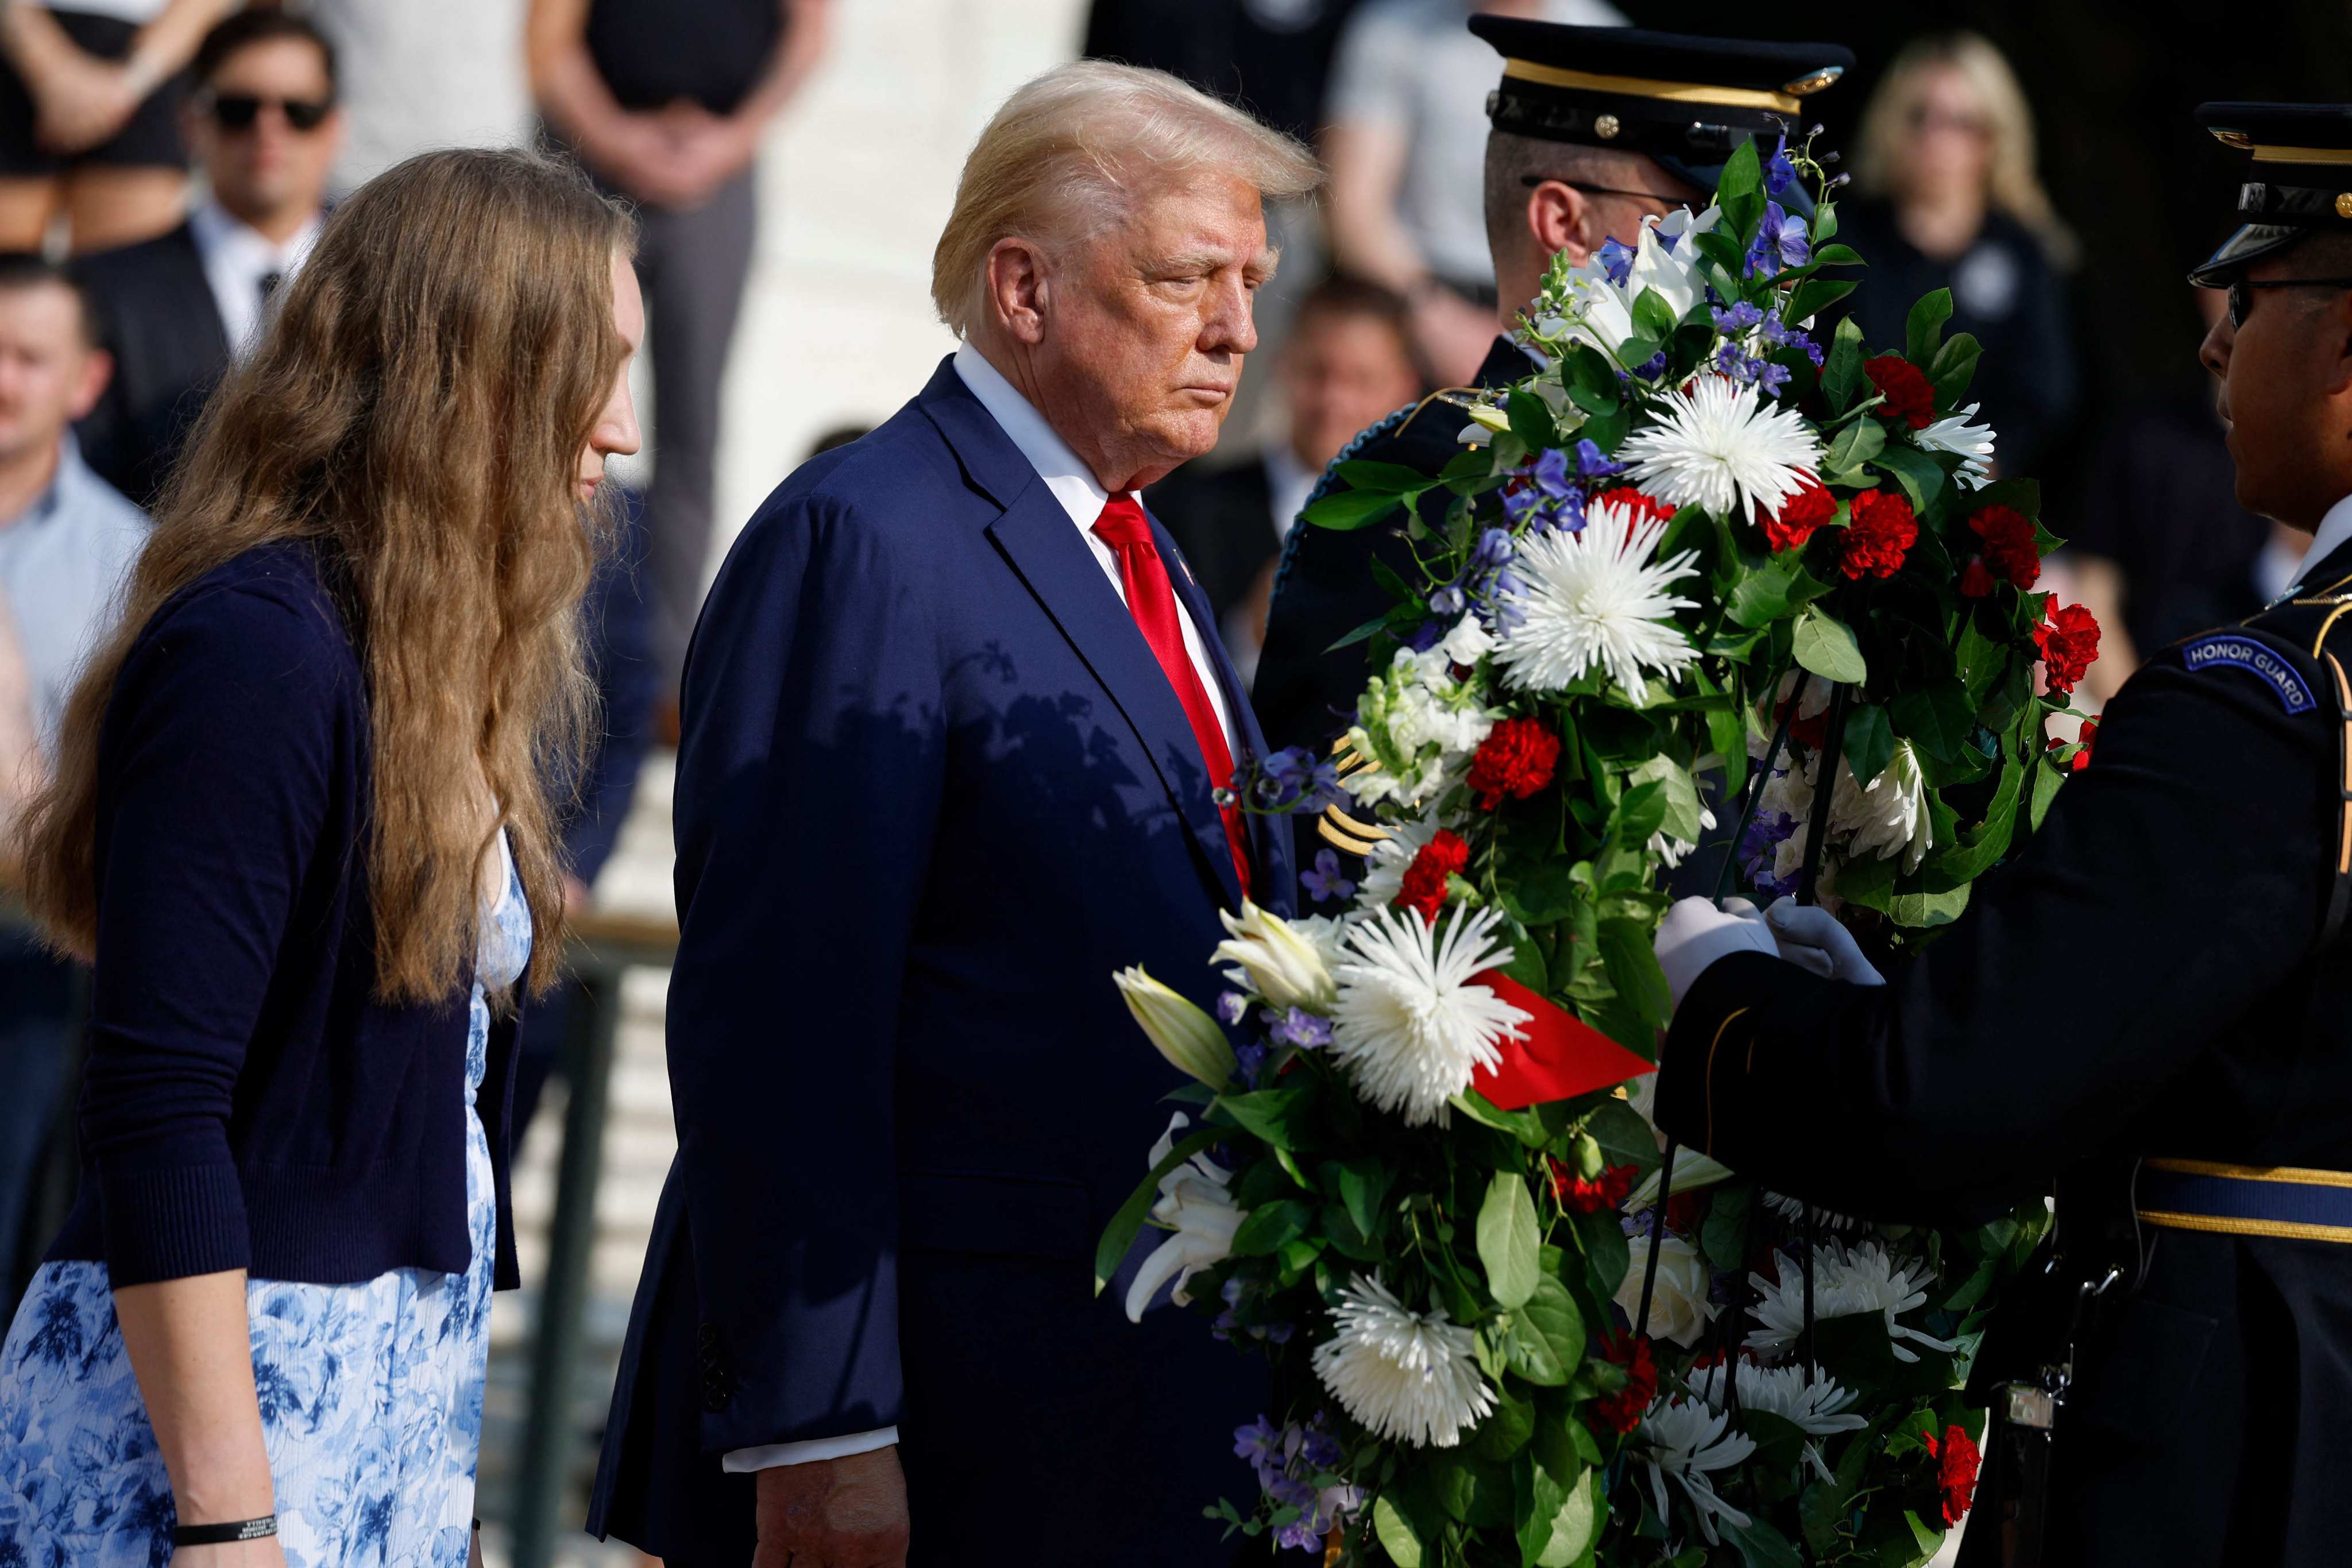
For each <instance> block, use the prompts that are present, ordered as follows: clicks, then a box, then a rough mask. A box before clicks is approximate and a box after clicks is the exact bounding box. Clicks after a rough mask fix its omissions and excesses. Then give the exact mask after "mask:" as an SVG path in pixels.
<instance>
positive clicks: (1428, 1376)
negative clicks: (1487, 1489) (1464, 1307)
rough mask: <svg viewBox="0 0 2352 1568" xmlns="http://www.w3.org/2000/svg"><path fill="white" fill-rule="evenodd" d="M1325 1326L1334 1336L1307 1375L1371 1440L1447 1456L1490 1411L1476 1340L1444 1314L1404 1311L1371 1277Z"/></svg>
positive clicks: (1345, 1292)
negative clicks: (1332, 1328)
mask: <svg viewBox="0 0 2352 1568" xmlns="http://www.w3.org/2000/svg"><path fill="white" fill-rule="evenodd" d="M1331 1320H1332V1322H1333V1324H1334V1326H1335V1327H1336V1328H1337V1330H1338V1332H1336V1333H1334V1334H1333V1335H1332V1336H1331V1337H1330V1338H1329V1339H1328V1340H1326V1341H1324V1342H1322V1343H1321V1344H1319V1345H1317V1346H1316V1347H1315V1375H1316V1376H1317V1377H1318V1378H1321V1379H1322V1380H1323V1386H1324V1387H1326V1388H1328V1389H1329V1390H1330V1391H1331V1393H1332V1395H1333V1396H1334V1397H1335V1398H1337V1399H1338V1400H1339V1404H1340V1405H1341V1406H1342V1407H1343V1408H1344V1409H1345V1410H1346V1411H1347V1412H1348V1414H1349V1415H1352V1416H1354V1417H1355V1418H1356V1419H1357V1420H1358V1421H1359V1422H1360V1423H1362V1424H1363V1426H1365V1427H1366V1428H1368V1429H1369V1430H1370V1432H1371V1433H1372V1435H1373V1436H1379V1437H1385V1438H1389V1439H1391V1440H1392V1441H1395V1442H1402V1443H1410V1444H1412V1446H1413V1447H1417V1448H1451V1447H1454V1445H1455V1444H1457V1443H1459V1442H1461V1441H1462V1434H1463V1433H1464V1432H1465V1431H1466V1430H1467V1429H1468V1428H1469V1427H1470V1426H1471V1424H1472V1423H1474V1422H1475V1421H1477V1420H1478V1419H1479V1418H1480V1417H1482V1416H1484V1415H1486V1414H1487V1413H1488V1412H1489V1411H1491V1410H1493V1409H1494V1408H1495V1393H1494V1390H1492V1389H1490V1388H1488V1387H1487V1386H1486V1380H1485V1379H1483V1378H1481V1377H1480V1376H1479V1375H1478V1358H1477V1352H1476V1349H1475V1346H1476V1344H1477V1336H1476V1335H1475V1334H1474V1333H1472V1332H1471V1331H1469V1330H1468V1329H1465V1328H1464V1327H1462V1326H1461V1325H1460V1324H1458V1323H1455V1322H1453V1321H1450V1320H1448V1319H1447V1317H1446V1315H1445V1309H1444V1308H1443V1307H1432V1308H1431V1309H1430V1310H1428V1311H1426V1312H1412V1311H1408V1310H1405V1305H1404V1303H1403V1302H1402V1301H1400V1300H1397V1299H1396V1298H1395V1297H1394V1296H1392V1295H1391V1294H1390V1293H1389V1289H1388V1287H1387V1286H1386V1285H1384V1284H1382V1283H1381V1279H1380V1277H1379V1276H1378V1275H1374V1276H1373V1277H1372V1278H1370V1279H1366V1278H1365V1277H1364V1276H1362V1275H1360V1274H1359V1275H1357V1276H1356V1282H1355V1283H1354V1284H1353V1285H1352V1286H1349V1287H1347V1288H1345V1289H1341V1290H1340V1292H1339V1309H1338V1310H1335V1311H1334V1312H1333V1313H1332V1314H1331Z"/></svg>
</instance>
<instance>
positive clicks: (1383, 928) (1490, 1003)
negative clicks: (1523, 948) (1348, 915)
mask: <svg viewBox="0 0 2352 1568" xmlns="http://www.w3.org/2000/svg"><path fill="white" fill-rule="evenodd" d="M1501 918H1502V915H1501V913H1500V911H1498V910H1491V909H1488V910H1479V911H1478V912H1477V913H1475V914H1473V915H1468V916H1465V917H1463V918H1460V919H1457V920H1455V921H1453V922H1452V923H1451V924H1450V925H1449V926H1447V928H1446V931H1445V934H1444V937H1443V938H1442V939H1441V938H1439V937H1438V936H1437V935H1436V934H1435V931H1434V929H1433V927H1431V926H1429V925H1426V924H1424V923H1423V921H1422V919H1421V917H1420V916H1419V915H1416V914H1414V913H1412V912H1411V911H1410V910H1402V911H1400V910H1381V912H1379V913H1377V914H1373V915H1370V916H1368V917H1367V918H1365V919H1364V920H1362V921H1359V922H1358V923H1357V924H1356V926H1355V927H1354V929H1353V930H1351V931H1349V932H1348V960H1349V961H1348V962H1345V963H1341V964H1340V965H1339V968H1338V969H1337V970H1336V971H1335V972H1334V974H1333V978H1334V979H1336V980H1337V981H1338V982H1339V1001H1338V1002H1337V1003H1336V1004H1334V1005H1333V1006H1332V1009H1331V1054H1332V1055H1333V1056H1335V1057H1337V1058H1339V1060H1340V1061H1341V1062H1342V1063H1344V1064H1345V1065H1346V1067H1347V1069H1348V1072H1349V1077H1351V1078H1352V1079H1354V1080H1355V1085H1356V1091H1357V1092H1358V1093H1359V1094H1360V1095H1362V1096H1363V1097H1364V1098H1365V1099H1366V1100H1370V1101H1371V1102H1372V1103H1373V1104H1374V1105H1376V1106H1378V1107H1380V1108H1381V1110H1393V1111H1396V1112H1399V1113H1400V1114H1402V1116H1403V1118H1404V1120H1405V1124H1406V1125H1407V1126H1410V1127H1419V1126H1423V1125H1424V1124H1426V1123H1428V1122H1431V1121H1436V1120H1437V1118H1438V1116H1439V1114H1440V1113H1441V1112H1442V1111H1444V1109H1445V1102H1446V1101H1447V1100H1451V1099H1453V1098H1454V1096H1455V1095H1457V1094H1460V1093H1461V1092H1462V1091H1463V1090H1464V1089H1468V1088H1469V1087H1470V1079H1471V1077H1472V1076H1473V1075H1474V1074H1475V1072H1476V1071H1477V1070H1478V1068H1482V1067H1484V1068H1493V1067H1495V1066H1496V1064H1498V1063H1500V1062H1501V1061H1502V1059H1503V1053H1502V1051H1501V1049H1500V1047H1498V1045H1497V1043H1496V1042H1498V1041H1500V1040H1502V1039H1504V1038H1507V1037H1508V1038H1513V1039H1516V1038H1517V1037H1519V1035H1520V1032H1521V1031H1520V1029H1519V1026H1520V1025H1521V1024H1524V1023H1526V1022H1527V1021H1528V1015H1527V1014H1526V1013H1524V1012H1522V1011H1521V1010H1520V1009H1518V1008H1517V1007H1514V1006H1512V1005H1510V1004H1509V1003H1508V1002H1506V1001H1504V1000H1503V999H1502V998H1500V997H1499V996H1496V994H1495V993H1494V991H1493V990H1492V989H1491V988H1489V987H1487V986H1485V985H1474V984H1471V983H1470V977H1471V976H1472V975H1474V974H1477V973H1483V972H1485V971H1486V970H1489V969H1498V968H1500V967H1502V966H1503V965H1504V964H1507V963H1510V961H1511V950H1510V949H1509V948H1507V947H1505V946H1503V945H1501V944H1500V943H1498V942H1496V941H1495V940H1494V931H1495V925H1496V921H1499V920H1501Z"/></svg>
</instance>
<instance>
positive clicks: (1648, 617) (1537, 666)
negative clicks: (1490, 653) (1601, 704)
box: [1495, 501, 1698, 702]
mask: <svg viewBox="0 0 2352 1568" xmlns="http://www.w3.org/2000/svg"><path fill="white" fill-rule="evenodd" d="M1665 531H1666V525H1665V523H1664V522H1663V521H1660V520H1658V519H1655V518H1652V519H1649V520H1646V521H1636V520H1635V514H1634V512H1633V509H1632V508H1631V507H1628V506H1625V505H1623V504H1622V503H1621V502H1616V501H1601V502H1597V503H1595V504H1594V505H1593V506H1592V507H1591V508H1590V509H1589V510H1587V511H1586V513H1585V523H1584V527H1583V528H1582V529H1581V530H1580V531H1578V532H1575V533H1569V532H1566V531H1559V530H1553V531H1547V532H1542V533H1530V534H1528V535H1527V536H1526V537H1525V538H1523V539H1521V540H1520V541H1519V542H1518V552H1519V555H1518V561H1517V563H1516V564H1515V566H1514V568H1513V570H1514V571H1515V572H1516V573H1517V575H1518V578H1519V584H1520V585H1519V588H1518V591H1517V593H1514V594H1512V595H1509V604H1510V607H1511V608H1512V609H1513V610H1515V611H1516V612H1517V622H1516V624H1514V625H1512V626H1510V627H1509V628H1508V629H1507V630H1506V631H1505V632H1504V634H1503V637H1502V639H1501V641H1500V642H1499V643H1498V644H1497V645H1496V649H1495V660H1496V663H1497V664H1499V665H1500V666H1502V668H1503V671H1504V678H1505V679H1507V681H1509V683H1510V684H1511V685H1513V686H1516V687H1518V688H1520V689H1522V690H1528V691H1558V690H1559V689H1562V688H1563V687H1565V686H1567V685H1568V684H1569V683H1570V682H1571V681H1573V680H1577V679H1580V678H1581V677H1582V676H1583V675H1584V673H1585V671H1587V670H1589V669H1594V668H1599V669H1601V670H1602V671H1605V672H1606V673H1607V674H1608V676H1609V678H1610V679H1612V680H1614V681H1615V682H1616V683H1617V684H1618V685H1619V686H1622V687H1623V688H1624V689H1625V695H1626V696H1628V697H1630V698H1632V699H1633V700H1634V701H1636V702H1640V701H1642V700H1643V699H1644V698H1645V697H1647V695H1648V693H1649V685H1648V682H1647V680H1646V679H1645V677H1646V675H1647V674H1649V673H1650V672H1653V671H1654V672H1656V673H1657V674H1660V675H1663V676H1664V677H1665V678H1666V679H1668V680H1669V681H1672V680H1674V679H1677V678H1679V677H1680V676H1681V674H1682V672H1683V671H1684V670H1685V669H1686V668H1689V667H1690V665H1691V662H1692V661H1693V660H1695V659H1696V658H1698V650H1697V649H1696V648H1694V647H1691V645H1690V639H1689V638H1688V637H1685V636H1684V635H1683V632H1682V628H1681V627H1680V626H1675V624H1674V622H1673V621H1671V620H1669V619H1667V618H1666V617H1668V616H1672V615H1673V614H1674V613H1675V611H1676V610H1685V609H1690V608H1692V607H1693V602H1692V601H1691V600H1688V599H1685V598H1682V597H1680V596H1678V595H1673V594H1669V593H1668V592H1667V591H1666V590H1667V588H1668V586H1669V585H1670V584H1675V583H1677V582H1680V581H1681V580H1682V579H1683V578H1685V577H1696V576H1697V575H1698V571H1697V569H1696V567H1694V566H1692V565H1691V564H1690V563H1691V561H1692V559H1693V556H1692V553H1691V552H1689V551H1685V552H1682V553H1681V554H1679V555H1676V556H1675V557H1674V558H1673V559H1672V560H1668V561H1657V560H1654V559H1653V557H1654V555H1655V553H1656V552H1657V548H1658V541H1659V539H1660V538H1661V537H1662V536H1663V535H1664V533H1665Z"/></svg>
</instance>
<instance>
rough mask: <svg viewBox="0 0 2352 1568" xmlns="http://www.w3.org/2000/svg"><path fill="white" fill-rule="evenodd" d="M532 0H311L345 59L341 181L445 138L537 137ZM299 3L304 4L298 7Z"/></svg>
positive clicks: (346, 184) (356, 179) (355, 181)
mask: <svg viewBox="0 0 2352 1568" xmlns="http://www.w3.org/2000/svg"><path fill="white" fill-rule="evenodd" d="M523 7H524V0H464V3H463V4H452V3H450V0H441V3H439V4H434V3H429V0H310V7H309V12H310V18H311V20H313V21H315V22H317V23H318V24H319V26H320V29H321V30H322V31H323V32H325V34H326V35H327V37H329V38H331V39H332V40H333V42H334V45H335V51H336V53H337V55H338V56H339V57H340V58H341V62H342V105H343V121H344V136H343V150H342V154H341V157H339V158H338V159H336V161H335V172H334V187H333V188H334V189H335V190H336V191H337V192H339V193H347V192H350V191H352V190H356V189H357V188H358V187H359V186H361V185H362V184H366V183H367V182H368V181H370V180H373V179H374V178H375V177H376V176H377V175H378V174H382V173H383V172H384V171H385V170H386V169H389V168H391V167H392V166H393V165H394V163H399V162H400V161H401V160H402V159H404V158H407V157H411V156H413V155H414V154H415V153H429V152H431V151H433V150H434V149H435V148H437V147H520V146H523V145H525V144H527V143H528V142H530V137H531V132H532V130H533V128H534V125H533V122H534V116H533V115H532V112H531V105H530V75H529V73H528V72H527V71H526V70H525V69H524V68H523V49H522V37H523V32H522V29H523ZM297 8H298V9H299V7H297Z"/></svg>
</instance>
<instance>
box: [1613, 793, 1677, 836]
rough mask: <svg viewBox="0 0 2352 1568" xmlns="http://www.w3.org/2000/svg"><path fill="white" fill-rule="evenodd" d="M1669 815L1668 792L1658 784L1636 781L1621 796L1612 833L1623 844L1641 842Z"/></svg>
mask: <svg viewBox="0 0 2352 1568" xmlns="http://www.w3.org/2000/svg"><path fill="white" fill-rule="evenodd" d="M1665 819H1666V792H1665V791H1664V790H1663V789H1661V788H1659V787H1658V786H1657V785H1656V784H1635V785H1633V787H1632V788H1631V789H1628V790H1627V791H1626V792H1625V793H1624V794H1623V795H1621V796H1619V797H1618V800H1617V815H1616V819H1615V820H1614V821H1613V822H1612V823H1611V824H1610V826H1609V832H1610V837H1612V838H1614V839H1615V840H1616V841H1617V842H1618V843H1619V844H1621V845H1639V844H1641V843H1643V841H1644V840H1646V839H1647V838H1648V837H1650V835H1651V834H1653V833H1655V832H1656V831H1657V830H1658V825H1659V824H1660V823H1662V822H1664V821H1665Z"/></svg>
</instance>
